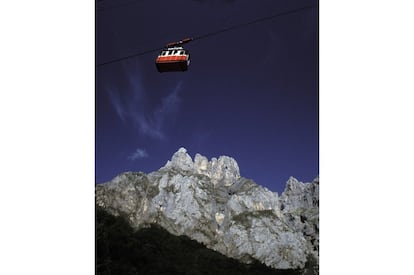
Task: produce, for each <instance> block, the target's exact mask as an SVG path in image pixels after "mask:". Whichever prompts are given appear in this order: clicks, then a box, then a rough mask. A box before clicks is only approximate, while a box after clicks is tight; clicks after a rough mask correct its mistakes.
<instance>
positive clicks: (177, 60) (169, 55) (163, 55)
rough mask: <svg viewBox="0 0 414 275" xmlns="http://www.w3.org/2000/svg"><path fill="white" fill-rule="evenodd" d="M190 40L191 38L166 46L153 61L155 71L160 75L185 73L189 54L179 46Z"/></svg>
mask: <svg viewBox="0 0 414 275" xmlns="http://www.w3.org/2000/svg"><path fill="white" fill-rule="evenodd" d="M191 40H192V38H186V39H183V40H181V41H179V42H172V43H169V44H167V45H166V46H165V49H163V50H162V51H161V52H160V54H159V55H158V57H157V59H156V61H155V65H156V66H157V70H158V71H159V72H160V73H163V72H185V71H187V70H188V66H189V65H190V53H189V52H188V51H187V50H186V49H184V48H183V47H182V46H181V45H182V44H184V43H187V42H190V41H191Z"/></svg>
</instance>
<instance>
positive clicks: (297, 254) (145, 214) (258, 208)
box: [96, 148, 319, 269]
mask: <svg viewBox="0 0 414 275" xmlns="http://www.w3.org/2000/svg"><path fill="white" fill-rule="evenodd" d="M96 202H97V204H98V205H99V206H100V207H103V208H105V209H106V210H107V211H108V212H110V213H111V214H114V215H123V216H125V217H127V218H128V220H129V221H130V223H131V225H132V226H133V227H135V228H140V227H144V226H147V225H149V224H152V223H157V224H158V225H160V226H162V227H163V228H165V229H166V230H167V231H169V232H170V233H172V234H175V235H186V236H188V237H190V238H191V239H194V240H196V241H198V242H200V243H203V244H205V245H206V246H207V247H209V248H211V249H213V250H216V251H218V252H220V253H222V254H224V255H226V256H228V257H232V258H235V259H239V260H241V261H243V262H246V263H249V262H251V261H252V260H253V259H257V260H259V261H260V262H262V263H264V264H266V265H268V266H270V267H273V268H276V269H288V268H304V266H305V264H306V262H307V260H308V259H309V257H311V258H312V259H314V261H316V262H318V260H319V179H318V178H317V179H315V180H314V181H313V182H312V183H301V182H299V181H297V180H296V179H294V178H293V177H291V178H290V179H289V180H288V182H287V185H286V189H285V191H284V192H283V193H282V195H281V196H280V197H279V196H278V194H277V193H275V192H271V191H269V190H268V189H266V188H264V187H262V186H260V185H257V184H256V183H254V182H253V181H252V180H249V179H246V178H243V177H241V176H240V172H239V166H238V164H237V162H236V161H235V160H234V159H233V158H231V157H227V156H221V157H219V158H218V159H216V158H213V159H212V160H210V161H208V160H207V158H206V157H204V156H201V155H199V154H196V156H195V158H194V162H193V161H192V159H191V157H190V156H189V155H188V154H187V150H186V149H185V148H180V149H179V150H178V151H177V152H176V153H175V154H174V155H173V157H172V159H171V160H170V161H168V162H167V164H166V165H165V166H164V167H162V168H160V169H159V170H158V171H155V172H152V173H150V174H148V175H146V174H144V173H140V172H138V173H136V172H128V173H123V174H121V175H119V176H117V177H115V178H114V179H113V180H111V181H109V182H107V183H104V184H99V185H97V186H96Z"/></svg>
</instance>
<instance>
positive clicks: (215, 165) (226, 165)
mask: <svg viewBox="0 0 414 275" xmlns="http://www.w3.org/2000/svg"><path fill="white" fill-rule="evenodd" d="M163 168H164V169H178V170H182V171H188V172H193V173H195V174H201V175H205V176H207V177H209V178H210V179H211V181H212V183H213V184H214V185H216V184H221V185H225V186H230V185H232V184H234V183H235V182H236V181H237V179H239V178H240V169H239V165H238V164H237V161H236V160H235V159H234V158H232V157H229V156H220V157H219V158H218V159H217V158H214V157H213V158H212V159H211V160H210V161H209V160H208V159H207V158H206V157H205V156H203V155H200V154H198V153H197V154H196V155H195V157H194V162H193V159H192V158H191V156H190V155H189V154H188V153H187V149H185V148H184V147H181V148H179V149H178V151H177V152H175V153H174V155H173V156H172V158H171V160H169V161H167V163H166V164H165V166H164V167H163Z"/></svg>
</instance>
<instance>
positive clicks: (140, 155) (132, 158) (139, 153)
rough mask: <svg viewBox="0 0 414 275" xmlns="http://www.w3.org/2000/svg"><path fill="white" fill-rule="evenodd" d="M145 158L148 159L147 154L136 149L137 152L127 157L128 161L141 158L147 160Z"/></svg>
mask: <svg viewBox="0 0 414 275" xmlns="http://www.w3.org/2000/svg"><path fill="white" fill-rule="evenodd" d="M147 157H148V154H147V152H146V151H145V150H144V149H140V148H137V150H136V151H135V152H134V153H133V154H131V155H130V156H128V159H129V160H132V161H134V160H137V159H142V158H147Z"/></svg>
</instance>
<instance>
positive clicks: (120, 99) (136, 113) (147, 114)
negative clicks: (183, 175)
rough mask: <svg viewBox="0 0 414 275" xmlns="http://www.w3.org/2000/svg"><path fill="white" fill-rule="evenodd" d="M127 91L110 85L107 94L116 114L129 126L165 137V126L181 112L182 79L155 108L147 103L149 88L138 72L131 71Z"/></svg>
mask: <svg viewBox="0 0 414 275" xmlns="http://www.w3.org/2000/svg"><path fill="white" fill-rule="evenodd" d="M127 76H128V84H129V85H128V87H129V88H128V89H129V90H128V91H120V90H119V89H118V88H114V87H112V88H109V89H108V90H107V91H108V96H109V99H110V101H111V104H112V106H113V108H114V109H115V112H116V114H117V115H118V117H119V118H120V119H121V121H122V122H123V123H125V124H126V125H128V124H129V125H131V126H132V127H136V129H137V130H138V131H139V133H140V134H142V135H145V136H148V137H150V138H154V139H158V140H164V139H166V133H165V130H166V127H167V126H168V125H169V123H172V122H174V118H175V116H176V114H177V113H178V111H179V106H180V102H181V99H180V97H179V91H180V89H181V85H182V83H181V82H178V83H177V84H176V85H175V87H174V88H173V89H172V91H171V92H170V93H169V94H167V95H166V96H165V97H164V98H162V99H161V102H160V103H159V105H158V106H156V107H155V108H152V109H150V110H148V106H147V105H146V104H145V101H146V95H147V92H148V91H147V90H146V89H145V87H144V86H143V85H142V81H140V79H139V78H138V76H137V75H131V74H128V73H127Z"/></svg>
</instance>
